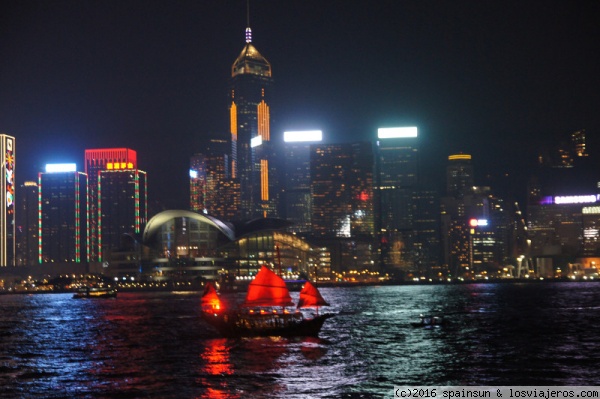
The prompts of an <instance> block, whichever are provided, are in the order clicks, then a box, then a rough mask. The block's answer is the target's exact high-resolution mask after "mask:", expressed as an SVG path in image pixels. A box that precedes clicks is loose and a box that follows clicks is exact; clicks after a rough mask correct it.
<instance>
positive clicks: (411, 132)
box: [377, 126, 417, 139]
mask: <svg viewBox="0 0 600 399" xmlns="http://www.w3.org/2000/svg"><path fill="white" fill-rule="evenodd" d="M410 137H417V127H416V126H410V127H382V128H379V129H377V138H380V139H396V138H410Z"/></svg>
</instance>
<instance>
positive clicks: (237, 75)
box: [229, 12, 278, 219]
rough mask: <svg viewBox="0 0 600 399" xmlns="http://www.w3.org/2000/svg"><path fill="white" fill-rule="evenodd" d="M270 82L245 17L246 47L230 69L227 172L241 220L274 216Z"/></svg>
mask: <svg viewBox="0 0 600 399" xmlns="http://www.w3.org/2000/svg"><path fill="white" fill-rule="evenodd" d="M248 15H249V12H248ZM272 82H273V78H272V76H271V64H270V63H269V61H267V59H266V58H265V57H263V56H262V55H261V54H260V53H259V52H258V50H257V49H256V47H254V44H252V30H251V29H250V21H249V17H248V25H247V28H246V45H245V46H244V48H243V49H242V51H241V53H240V55H239V56H238V57H237V58H236V60H235V62H234V63H233V65H232V67H231V82H230V87H229V100H230V101H229V113H230V127H231V128H230V130H231V145H232V151H231V162H232V164H231V172H232V176H233V177H234V178H236V179H238V181H239V185H240V212H239V213H240V214H239V216H240V218H243V219H248V218H256V217H267V216H276V214H277V211H276V209H277V198H278V195H277V192H276V191H275V189H274V188H275V187H276V178H275V177H276V173H275V165H274V153H275V151H274V150H273V145H272V143H271V132H270V128H271V115H270V100H269V96H270V92H271V85H272Z"/></svg>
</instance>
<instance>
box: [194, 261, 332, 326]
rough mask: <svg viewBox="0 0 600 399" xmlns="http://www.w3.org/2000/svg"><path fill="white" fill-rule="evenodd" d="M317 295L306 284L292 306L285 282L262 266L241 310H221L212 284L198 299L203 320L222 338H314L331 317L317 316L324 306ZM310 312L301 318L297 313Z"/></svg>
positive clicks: (316, 292) (240, 307)
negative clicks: (200, 302)
mask: <svg viewBox="0 0 600 399" xmlns="http://www.w3.org/2000/svg"><path fill="white" fill-rule="evenodd" d="M328 305H329V304H328V303H327V302H326V301H325V300H324V299H323V297H322V296H321V293H320V292H319V291H318V290H317V288H316V287H315V286H314V285H312V284H311V283H310V282H309V281H307V282H306V283H305V284H304V287H303V289H302V291H300V299H299V302H298V305H297V307H296V306H294V303H293V301H292V298H291V296H290V292H289V290H288V288H287V286H286V284H285V281H284V280H283V279H282V278H281V277H279V276H278V275H277V274H275V273H273V272H272V271H271V270H270V269H269V268H267V267H266V266H262V267H261V269H260V271H259V272H258V273H257V274H256V277H255V278H254V280H253V281H252V282H251V283H250V285H249V286H248V292H247V293H246V299H245V301H244V303H243V304H242V305H241V306H233V307H232V308H231V309H228V308H225V306H224V303H223V301H221V298H220V297H219V295H218V294H217V291H216V289H215V287H214V285H212V283H207V285H206V287H205V290H204V294H203V295H202V315H203V318H204V319H205V320H206V321H207V322H208V323H209V324H210V325H212V326H213V327H215V328H216V329H217V330H218V331H219V333H220V334H221V335H223V336H226V337H252V336H283V337H293V336H317V335H318V334H319V332H320V331H321V327H323V323H324V322H325V320H327V319H328V318H330V317H332V316H333V314H329V313H327V314H319V311H318V309H319V307H321V306H328ZM307 308H310V309H314V310H315V312H314V313H313V312H311V313H310V314H304V313H303V312H301V311H300V309H307Z"/></svg>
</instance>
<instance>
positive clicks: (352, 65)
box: [0, 0, 600, 207]
mask: <svg viewBox="0 0 600 399" xmlns="http://www.w3.org/2000/svg"><path fill="white" fill-rule="evenodd" d="M250 10H251V12H250V14H251V15H250V24H251V26H252V30H253V38H254V40H253V42H254V44H255V46H256V47H257V48H258V50H259V51H260V52H261V53H262V54H263V55H264V56H265V57H266V58H267V59H268V60H269V61H270V62H271V64H272V67H273V77H274V80H275V87H274V98H273V100H272V106H271V111H272V115H273V117H274V118H275V124H274V126H273V127H274V131H273V132H272V134H281V132H282V131H283V130H292V129H294V130H296V129H307V128H310V129H313V128H320V129H322V130H323V131H324V135H325V137H326V139H329V140H331V141H346V140H360V139H365V140H370V139H373V138H374V137H375V134H376V129H377V127H383V126H396V125H416V126H418V127H419V135H420V140H421V142H422V154H423V161H424V163H425V168H426V169H428V170H430V171H433V173H434V174H435V173H439V174H443V167H444V165H445V158H446V157H447V155H449V154H450V153H452V152H456V151H463V152H470V153H472V155H473V157H474V161H475V165H476V167H477V169H478V170H479V171H484V170H486V171H492V172H498V171H501V170H502V171H504V170H505V169H506V170H510V171H511V172H512V171H514V170H520V169H519V168H521V167H522V165H523V164H524V163H529V162H531V161H532V158H533V155H534V154H535V152H536V151H537V149H538V148H539V147H540V145H542V144H543V143H546V144H548V143H552V142H553V141H554V140H557V139H558V138H559V137H561V136H563V135H566V134H568V133H570V132H572V131H575V130H579V129H582V128H585V129H586V131H587V132H588V140H589V141H590V144H589V147H590V152H592V154H595V155H596V156H598V154H600V147H599V145H598V144H599V142H600V140H599V138H600V77H599V71H600V62H599V50H600V45H599V44H598V43H599V38H600V28H599V26H600V22H599V21H600V2H599V1H597V0H593V1H585V0H581V1H570V0H565V1H552V0H545V1H479V0H477V1H476V0H473V1H461V0H452V1H441V0H440V1H427V0H416V1H401V0H390V1H376V0H352V1H350V0H319V1H313V0H285V1H284V0H254V1H252V2H251V4H250ZM245 28H246V2H245V1H244V0H196V1H151V0H144V1H128V0H119V1H112V0H97V1H47V0H45V1H23V0H17V1H10V0H9V1H4V2H2V4H1V5H0V132H4V133H7V134H10V135H13V136H15V137H16V139H17V167H18V169H17V180H18V181H19V182H22V181H23V180H26V179H31V178H34V177H35V176H36V173H37V171H38V170H40V169H41V168H42V167H43V165H44V164H45V163H47V162H76V163H77V164H78V165H79V168H80V169H83V153H84V149H85V148H102V147H129V148H132V149H134V150H136V151H137V152H138V165H139V167H140V168H141V169H144V170H146V171H148V174H149V184H150V188H149V189H150V195H151V197H152V198H154V199H160V200H162V201H165V202H167V206H169V207H185V206H186V205H187V191H188V188H187V170H188V164H189V157H190V155H192V154H193V153H195V152H199V151H202V149H203V146H202V142H203V139H204V138H206V137H210V136H215V135H221V136H223V135H225V134H226V132H227V131H228V123H229V121H228V112H227V84H228V80H229V77H230V68H231V64H232V63H233V61H234V60H235V58H236V57H237V55H238V54H239V52H240V51H241V49H242V47H243V46H244V30H245Z"/></svg>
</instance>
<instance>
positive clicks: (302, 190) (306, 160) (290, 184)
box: [282, 131, 323, 233]
mask: <svg viewBox="0 0 600 399" xmlns="http://www.w3.org/2000/svg"><path fill="white" fill-rule="evenodd" d="M322 137H323V134H322V132H321V131H301V132H285V133H284V141H285V168H284V172H285V178H284V179H283V181H284V187H285V191H284V200H283V201H282V213H283V215H282V216H283V217H284V218H285V219H287V220H289V221H290V222H292V223H293V225H292V226H291V227H290V228H289V229H288V230H289V231H292V232H295V233H309V232H310V231H311V227H312V226H311V220H312V208H313V202H312V195H311V188H310V185H311V179H310V146H311V144H315V143H318V142H320V141H321V140H322Z"/></svg>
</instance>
